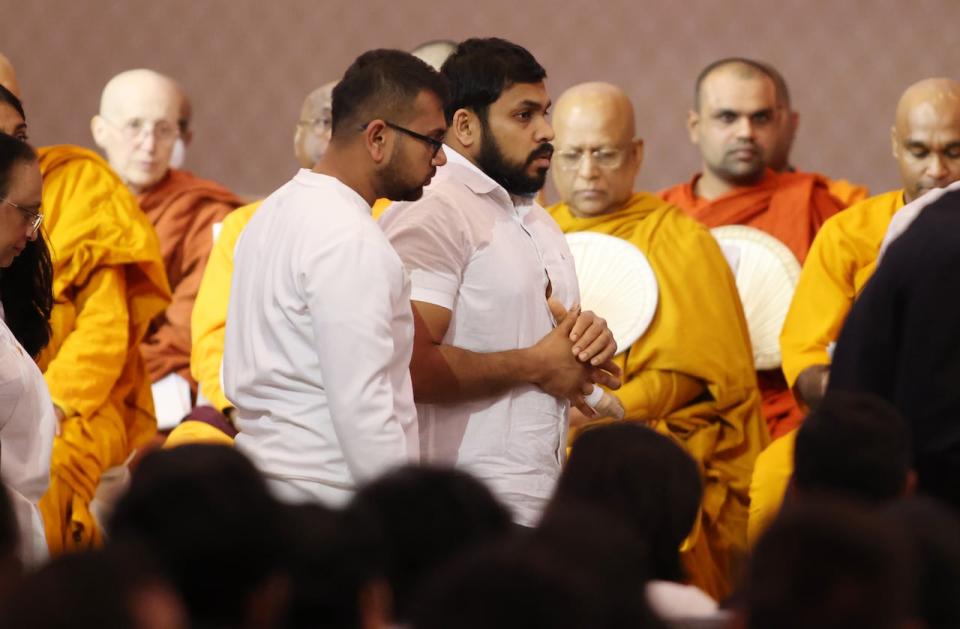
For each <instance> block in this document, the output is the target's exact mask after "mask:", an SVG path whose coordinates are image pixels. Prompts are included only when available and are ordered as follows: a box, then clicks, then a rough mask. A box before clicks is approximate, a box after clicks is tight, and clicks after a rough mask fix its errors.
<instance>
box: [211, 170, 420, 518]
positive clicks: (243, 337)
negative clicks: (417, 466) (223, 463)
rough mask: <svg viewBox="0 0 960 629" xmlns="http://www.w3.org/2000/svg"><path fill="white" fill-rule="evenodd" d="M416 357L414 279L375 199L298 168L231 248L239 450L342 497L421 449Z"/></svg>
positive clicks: (274, 475) (231, 359)
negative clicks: (381, 222) (373, 208)
mask: <svg viewBox="0 0 960 629" xmlns="http://www.w3.org/2000/svg"><path fill="white" fill-rule="evenodd" d="M412 351H413V315H412V312H411V310H410V281H409V279H408V277H407V275H406V272H405V270H404V268H403V264H402V263H401V262H400V258H399V257H398V256H397V254H396V253H395V252H394V250H393V248H392V247H391V246H390V243H389V242H388V241H387V239H386V237H385V236H384V235H383V232H381V231H380V229H379V227H377V224H376V223H374V221H373V219H372V218H371V216H370V207H369V206H368V205H367V203H366V202H365V201H364V200H363V198H361V197H360V196H359V195H358V194H357V193H356V192H355V191H353V190H352V189H351V188H349V187H347V186H346V185H344V184H343V183H341V182H340V181H338V180H337V179H334V178H332V177H328V176H325V175H320V174H317V173H314V172H311V171H309V170H300V172H298V173H297V175H296V176H295V177H294V178H293V180H292V181H290V182H288V183H287V184H286V185H284V186H283V187H282V188H280V189H279V190H277V191H276V192H274V193H273V194H272V195H270V197H269V198H267V200H266V201H264V203H263V206H262V207H261V208H260V210H259V211H258V212H257V213H256V215H255V216H254V217H253V219H251V221H250V223H249V224H248V225H247V227H246V228H245V229H244V230H243V233H242V234H241V235H240V238H239V240H238V242H237V246H236V250H235V252H234V273H233V281H232V285H231V291H230V304H229V308H228V314H227V328H226V339H225V342H224V353H223V368H222V369H223V372H222V376H223V384H224V392H225V393H226V395H227V397H228V398H229V399H230V401H231V402H232V403H233V404H234V406H235V407H236V409H237V419H236V425H237V429H238V430H239V434H238V435H237V438H236V447H237V448H238V449H239V450H240V451H242V452H243V453H244V454H246V455H247V456H249V457H250V458H251V459H252V460H253V462H254V463H255V464H256V465H257V466H258V467H259V468H260V470H261V471H262V472H263V473H264V474H265V475H266V476H267V477H268V478H270V479H271V480H272V481H274V482H273V483H272V484H273V485H274V486H276V485H277V484H278V483H280V484H282V483H283V482H289V483H290V484H291V486H293V485H295V486H296V488H295V492H296V493H299V494H304V493H307V494H311V495H313V496H314V497H315V499H316V500H318V501H320V502H325V503H327V504H331V505H339V504H342V503H343V502H345V501H347V500H349V498H350V496H351V495H352V494H353V492H354V490H355V488H356V486H357V484H358V483H360V482H363V481H365V480H368V479H371V478H373V477H375V476H377V475H378V474H380V473H381V472H383V471H384V470H385V469H387V468H390V467H393V466H395V465H400V464H403V463H406V462H408V461H409V460H411V459H417V458H418V457H419V453H418V444H417V415H416V408H415V406H414V404H413V389H412V385H411V381H410V370H409V365H410V355H411V353H412ZM304 488H306V490H304Z"/></svg>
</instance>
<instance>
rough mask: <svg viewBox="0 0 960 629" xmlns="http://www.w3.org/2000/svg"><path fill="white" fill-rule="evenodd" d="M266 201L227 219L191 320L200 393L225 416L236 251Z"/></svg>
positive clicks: (193, 370) (193, 371) (194, 368)
mask: <svg viewBox="0 0 960 629" xmlns="http://www.w3.org/2000/svg"><path fill="white" fill-rule="evenodd" d="M262 203H263V201H257V202H255V203H251V204H249V205H245V206H243V207H241V208H239V209H237V210H236V211H235V212H231V213H230V215H229V216H227V217H226V218H225V219H223V226H222V228H221V229H220V235H219V236H218V237H217V240H216V242H214V243H213V248H212V249H211V250H210V258H209V259H208V261H207V267H206V269H205V270H204V272H203V278H202V279H201V281H200V289H199V291H198V292H197V298H196V300H195V301H194V304H193V313H192V315H191V318H190V332H191V336H192V341H193V343H192V349H191V350H190V373H191V374H192V375H193V377H194V379H195V380H196V381H197V383H198V384H199V387H200V392H201V393H202V394H203V397H205V398H206V399H207V400H209V401H210V403H211V404H212V405H213V407H214V408H216V409H217V410H218V411H220V412H221V413H222V412H223V411H224V409H226V408H228V407H231V406H233V404H231V403H230V400H228V399H227V397H226V396H225V395H224V394H223V389H222V388H221V387H220V364H221V363H222V362H223V339H224V333H225V332H226V329H227V305H228V304H229V302H230V282H231V281H232V278H233V250H234V249H235V248H236V246H237V239H238V238H240V232H242V231H243V228H244V227H246V226H247V223H249V222H250V219H251V218H253V215H254V213H256V211H257V210H258V209H259V208H260V205H261V204H262Z"/></svg>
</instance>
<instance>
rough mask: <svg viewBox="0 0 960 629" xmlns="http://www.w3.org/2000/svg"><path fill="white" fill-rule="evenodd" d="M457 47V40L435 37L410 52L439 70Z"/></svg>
mask: <svg viewBox="0 0 960 629" xmlns="http://www.w3.org/2000/svg"><path fill="white" fill-rule="evenodd" d="M456 49H457V42H455V41H450V40H449V39H435V40H433V41H428V42H426V43H423V44H420V45H419V46H417V47H416V48H414V49H413V50H411V51H410V54H411V55H413V56H414V57H416V58H417V59H420V60H421V61H424V62H426V63H428V64H430V65H431V66H433V68H434V69H435V70H437V71H439V70H440V68H442V67H443V62H444V61H446V60H447V57H449V56H450V55H452V54H453V52H454V51H455V50H456Z"/></svg>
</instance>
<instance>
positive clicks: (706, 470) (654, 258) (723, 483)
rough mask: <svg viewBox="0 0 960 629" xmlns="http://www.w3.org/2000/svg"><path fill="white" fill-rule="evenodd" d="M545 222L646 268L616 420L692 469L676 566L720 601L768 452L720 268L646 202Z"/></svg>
mask: <svg viewBox="0 0 960 629" xmlns="http://www.w3.org/2000/svg"><path fill="white" fill-rule="evenodd" d="M549 211H550V213H551V214H552V215H553V217H554V219H556V221H557V223H558V224H559V225H560V228H561V229H562V230H563V231H564V232H576V231H595V232H599V233H603V234H607V235H611V236H616V237H619V238H623V239H625V240H628V241H629V242H631V243H633V244H634V245H635V246H636V247H637V248H639V249H640V250H641V251H643V253H644V254H646V256H647V259H648V260H649V261H650V265H651V266H652V267H653V271H654V273H655V275H656V277H657V282H658V284H659V302H658V305H657V312H656V314H655V315H654V318H653V321H652V322H651V324H650V327H649V328H648V329H647V331H646V332H645V333H644V335H643V336H642V337H641V338H640V339H639V340H638V341H637V342H636V343H634V344H633V346H632V347H630V348H629V349H628V350H627V351H626V352H624V353H622V354H620V356H619V357H618V358H617V360H618V364H619V365H620V366H621V367H622V368H623V383H624V384H623V387H622V388H621V389H620V390H619V391H615V392H614V394H615V395H617V397H618V398H619V399H620V400H621V402H622V403H623V405H624V408H625V410H626V419H627V420H634V421H643V422H645V423H647V424H648V425H650V426H652V427H654V428H655V429H656V430H658V431H660V432H662V433H664V434H667V435H669V436H671V437H673V438H674V439H676V440H677V441H678V442H679V443H681V444H682V445H683V446H684V447H685V448H686V450H687V451H688V452H689V453H690V454H691V456H692V457H693V458H694V459H696V460H697V461H698V463H699V464H700V466H701V468H702V470H703V475H704V495H703V503H702V509H701V517H700V520H699V523H698V526H697V528H696V529H695V530H694V532H693V533H692V534H691V538H690V539H688V541H687V544H685V547H686V549H685V551H684V553H683V559H684V564H685V565H686V567H687V570H688V572H689V573H690V577H691V581H692V582H693V583H695V584H696V585H697V586H699V587H700V588H701V589H703V590H704V591H706V592H707V593H709V594H711V595H712V596H714V597H716V598H718V599H719V598H722V597H725V596H726V595H727V594H729V593H730V591H731V590H732V586H733V578H734V575H735V571H736V569H737V567H738V564H739V563H740V562H741V561H742V559H743V558H744V554H745V552H746V545H747V508H748V491H749V484H750V478H751V474H752V472H753V464H754V460H755V459H756V457H757V454H758V453H759V452H760V451H761V450H762V449H763V448H764V447H765V446H766V445H767V443H768V442H769V434H768V432H767V426H766V423H765V421H764V419H763V416H762V414H761V409H760V392H759V389H758V388H757V379H756V372H755V371H754V366H753V355H752V351H751V348H750V336H749V332H748V331H747V324H746V320H745V319H744V315H743V308H742V307H741V305H740V300H739V297H738V294H737V287H736V283H735V281H734V278H733V274H732V273H731V271H730V267H729V265H728V264H727V261H726V259H725V258H724V257H723V254H722V252H721V251H720V247H719V246H718V245H717V243H716V241H715V240H714V239H713V237H712V236H711V235H710V232H709V231H708V230H707V229H706V228H705V227H704V226H703V225H701V224H700V223H699V222H697V221H696V220H695V219H693V218H691V217H689V216H687V215H685V214H684V213H683V211H682V210H680V209H679V208H677V207H675V206H673V205H671V204H669V203H667V202H665V201H663V200H662V199H659V198H657V197H655V196H653V195H652V194H646V193H637V194H634V195H633V197H631V199H630V200H629V202H628V204H627V205H626V207H624V208H623V209H621V210H618V211H616V212H613V213H610V214H605V215H602V216H596V217H591V218H578V217H575V216H574V215H573V214H572V213H571V211H570V209H569V207H567V206H566V205H565V204H562V203H561V204H558V205H554V206H552V207H551V208H549ZM598 314H600V315H601V316H602V315H603V313H598ZM601 421H603V420H601ZM607 421H609V420H607Z"/></svg>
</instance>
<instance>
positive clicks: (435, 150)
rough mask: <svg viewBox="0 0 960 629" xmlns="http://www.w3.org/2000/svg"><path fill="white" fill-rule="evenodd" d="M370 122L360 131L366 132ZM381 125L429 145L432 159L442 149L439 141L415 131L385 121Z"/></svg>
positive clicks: (441, 143) (361, 126)
mask: <svg viewBox="0 0 960 629" xmlns="http://www.w3.org/2000/svg"><path fill="white" fill-rule="evenodd" d="M370 122H373V121H372V120H371V121H370ZM370 122H368V123H367V124H362V125H360V131H366V130H367V127H368V126H370ZM383 124H385V125H387V126H388V127H390V128H391V129H394V130H396V131H399V132H400V133H406V134H407V135H409V136H410V137H411V138H416V139H418V140H420V141H421V142H426V143H427V144H429V145H430V148H431V149H432V150H433V155H432V157H436V156H437V153H439V152H440V149H442V148H443V142H442V141H441V140H437V139H436V138H431V137H430V136H429V135H423V134H422V133H417V132H416V131H411V130H410V129H407V128H406V127H401V126H400V125H398V124H393V123H392V122H388V121H386V120H384V121H383Z"/></svg>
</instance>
